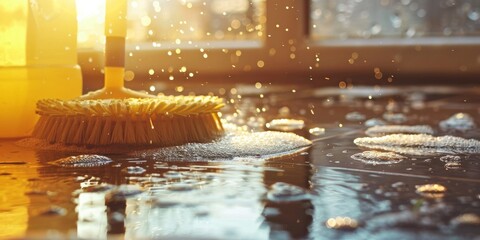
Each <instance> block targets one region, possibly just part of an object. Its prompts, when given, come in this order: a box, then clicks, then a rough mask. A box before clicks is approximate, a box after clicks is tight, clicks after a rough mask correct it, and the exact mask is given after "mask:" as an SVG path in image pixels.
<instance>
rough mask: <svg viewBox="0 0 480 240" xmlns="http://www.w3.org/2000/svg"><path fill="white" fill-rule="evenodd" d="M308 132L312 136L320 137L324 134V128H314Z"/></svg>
mask: <svg viewBox="0 0 480 240" xmlns="http://www.w3.org/2000/svg"><path fill="white" fill-rule="evenodd" d="M308 132H309V133H310V134H312V135H314V136H320V135H323V134H325V128H320V127H314V128H310V129H308Z"/></svg>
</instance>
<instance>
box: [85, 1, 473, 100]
mask: <svg viewBox="0 0 480 240" xmlns="http://www.w3.org/2000/svg"><path fill="white" fill-rule="evenodd" d="M76 4H77V11H78V24H79V25H78V47H79V53H80V54H79V63H80V65H81V66H82V72H83V75H84V81H85V87H84V88H85V90H88V89H89V88H98V87H99V86H101V81H99V80H101V74H102V64H103V56H102V54H103V46H104V37H103V22H104V15H103V14H104V7H105V3H104V1H97V0H77V1H76ZM128 21H129V23H128V24H129V26H128V34H127V39H128V40H127V42H128V47H127V48H128V49H127V52H126V54H127V74H126V80H127V81H130V82H129V83H128V85H129V86H130V87H132V88H137V89H145V90H147V91H150V92H152V93H155V92H158V91H162V89H164V87H162V86H163V85H165V84H168V85H172V84H173V85H174V86H176V89H177V90H182V89H185V87H184V86H185V85H189V84H194V85H198V83H206V82H210V83H215V82H217V83H218V82H220V83H223V84H235V83H247V84H251V83H253V84H255V83H260V84H263V85H264V86H265V85H267V84H276V83H290V84H315V85H320V86H321V85H329V86H337V85H338V86H339V87H348V86H353V85H354V84H368V85H384V84H411V83H415V84H418V83H426V84H431V83H435V84H451V83H452V82H455V83H475V82H476V81H475V80H477V79H478V74H479V73H480V38H479V34H480V2H479V1H475V0H372V1H362V0H340V1H332V0H310V1H295V0H286V1H280V0H268V1H267V0H203V1H200V0H163V1H161V0H130V1H129V9H128Z"/></svg>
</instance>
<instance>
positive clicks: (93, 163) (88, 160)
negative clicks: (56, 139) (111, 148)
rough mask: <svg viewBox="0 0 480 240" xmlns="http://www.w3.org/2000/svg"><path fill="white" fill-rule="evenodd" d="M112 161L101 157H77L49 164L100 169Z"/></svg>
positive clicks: (86, 155)
mask: <svg viewBox="0 0 480 240" xmlns="http://www.w3.org/2000/svg"><path fill="white" fill-rule="evenodd" d="M111 162H112V159H110V158H109V157H105V156H101V155H88V154H84V155H78V156H70V157H66V158H61V159H58V160H56V161H53V162H50V164H53V165H56V166H60V167H80V168H81V167H101V166H105V165H107V164H110V163H111Z"/></svg>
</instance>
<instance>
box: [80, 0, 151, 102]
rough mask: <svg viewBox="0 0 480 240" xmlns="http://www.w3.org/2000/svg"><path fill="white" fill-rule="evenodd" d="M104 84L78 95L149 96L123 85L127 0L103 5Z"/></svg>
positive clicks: (93, 97)
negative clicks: (94, 89) (104, 40)
mask: <svg viewBox="0 0 480 240" xmlns="http://www.w3.org/2000/svg"><path fill="white" fill-rule="evenodd" d="M105 9H106V10H105V37H106V43H105V68H104V70H105V86H104V87H103V88H102V89H100V90H97V91H93V92H89V93H87V94H85V95H82V96H80V99H83V100H88V99H124V98H151V97H155V96H153V95H148V94H146V93H143V92H138V91H133V90H130V89H128V88H125V87H124V81H123V78H124V75H125V36H126V35H127V0H106V6H105Z"/></svg>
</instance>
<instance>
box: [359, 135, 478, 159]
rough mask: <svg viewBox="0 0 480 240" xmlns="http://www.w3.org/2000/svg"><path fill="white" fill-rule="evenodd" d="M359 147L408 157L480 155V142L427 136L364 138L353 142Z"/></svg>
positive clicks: (459, 138)
mask: <svg viewBox="0 0 480 240" xmlns="http://www.w3.org/2000/svg"><path fill="white" fill-rule="evenodd" d="M353 142H354V143H355V144H356V145H357V146H360V147H365V148H370V149H377V150H384V151H390V152H396V153H400V154H407V155H417V156H431V155H439V154H445V153H448V154H454V153H457V154H480V141H477V140H475V139H465V138H461V137H454V136H441V137H435V136H431V135H427V134H391V135H387V136H382V137H363V138H356V139H355V140H354V141H353Z"/></svg>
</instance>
